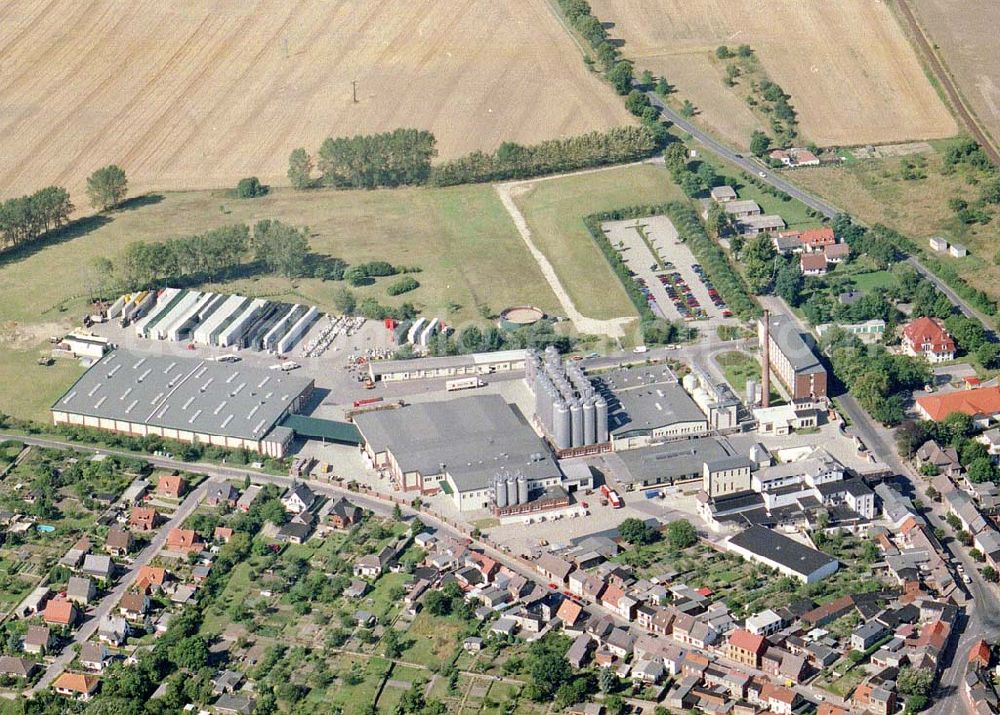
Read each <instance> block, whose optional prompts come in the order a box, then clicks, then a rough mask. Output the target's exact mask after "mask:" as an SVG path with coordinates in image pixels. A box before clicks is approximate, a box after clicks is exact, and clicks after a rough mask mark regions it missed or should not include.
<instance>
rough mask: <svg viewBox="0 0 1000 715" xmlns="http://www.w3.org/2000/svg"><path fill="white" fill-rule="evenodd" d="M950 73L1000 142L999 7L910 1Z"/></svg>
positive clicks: (980, 3) (970, 3) (978, 115)
mask: <svg viewBox="0 0 1000 715" xmlns="http://www.w3.org/2000/svg"><path fill="white" fill-rule="evenodd" d="M909 6H910V8H912V10H913V11H914V13H915V15H916V17H917V21H918V22H919V23H920V25H921V26H922V27H923V29H924V30H925V32H926V33H927V34H928V35H930V38H931V41H932V42H934V44H935V45H936V46H937V48H938V52H939V54H940V56H941V58H942V59H943V60H944V62H945V64H946V65H947V67H948V71H949V72H950V73H951V75H952V77H953V78H954V80H955V81H956V83H957V84H958V87H959V91H960V92H961V93H962V95H963V97H964V98H965V100H966V102H968V103H969V104H970V105H972V106H971V109H972V111H973V112H975V114H976V116H977V117H978V118H979V120H980V121H981V122H982V123H983V124H984V125H985V128H986V131H988V132H989V133H990V135H991V136H992V138H993V140H994V142H997V141H1000V64H998V63H997V62H996V49H997V28H1000V4H998V3H996V2H963V3H955V2H951V1H949V0H910V2H909Z"/></svg>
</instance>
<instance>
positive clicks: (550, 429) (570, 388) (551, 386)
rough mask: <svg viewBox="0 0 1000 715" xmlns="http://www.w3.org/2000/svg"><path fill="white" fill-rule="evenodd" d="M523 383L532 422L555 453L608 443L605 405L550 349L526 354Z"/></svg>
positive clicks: (583, 378)
mask: <svg viewBox="0 0 1000 715" xmlns="http://www.w3.org/2000/svg"><path fill="white" fill-rule="evenodd" d="M524 377H525V380H526V381H527V383H528V386H529V387H530V388H531V390H532V392H533V393H534V396H535V415H534V418H535V421H536V422H537V423H538V424H539V426H541V428H542V430H543V431H544V432H545V435H546V437H548V439H549V441H550V442H551V443H552V445H553V446H554V447H555V448H556V449H557V450H569V449H578V448H581V447H587V446H590V445H596V444H605V443H606V442H608V439H609V437H608V403H607V400H605V399H604V397H602V396H601V395H599V394H597V392H596V390H595V389H594V386H593V385H592V384H591V382H590V379H589V378H588V377H587V376H586V375H584V374H583V370H582V369H581V368H580V366H579V365H577V364H575V363H566V362H564V361H563V360H562V358H561V357H560V355H559V352H558V351H557V350H556V349H555V348H554V347H551V346H550V347H548V348H546V349H545V352H544V354H539V353H538V352H537V351H534V350H532V351H529V352H528V355H527V358H526V359H525V376H524Z"/></svg>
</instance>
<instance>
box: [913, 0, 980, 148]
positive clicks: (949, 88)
mask: <svg viewBox="0 0 1000 715" xmlns="http://www.w3.org/2000/svg"><path fill="white" fill-rule="evenodd" d="M896 5H897V7H898V8H899V11H900V14H901V15H902V18H903V21H904V22H905V23H906V26H907V29H908V31H909V32H910V34H911V35H912V36H913V38H914V39H915V40H916V42H917V45H918V46H919V48H920V54H921V56H922V57H923V58H924V61H925V62H926V63H927V65H928V66H929V67H930V71H931V72H933V73H934V77H935V79H937V81H938V82H939V83H940V84H941V87H942V88H943V89H944V92H945V94H947V95H948V101H949V102H950V103H951V106H952V108H953V109H954V111H955V112H956V113H957V114H958V119H959V121H960V122H961V123H962V126H963V127H964V128H965V130H966V131H967V132H969V134H971V135H972V137H973V138H974V139H975V140H976V141H977V142H979V144H980V145H981V146H982V147H983V150H984V151H985V152H986V153H987V155H989V157H990V159H991V160H992V161H993V163H995V164H997V165H1000V151H998V150H997V144H996V143H995V142H994V140H993V138H992V137H991V136H990V135H989V134H988V133H987V131H986V130H985V129H984V128H983V126H982V124H980V122H979V120H978V119H977V118H976V116H975V115H974V114H973V111H972V110H971V109H970V108H969V105H968V104H967V103H966V101H965V98H964V97H963V96H962V93H961V92H959V89H958V85H957V84H956V82H955V80H954V79H952V76H951V73H950V72H949V71H948V69H947V67H945V65H944V62H943V61H942V60H941V58H940V57H939V56H938V52H936V51H935V49H934V47H935V45H934V43H933V42H932V41H931V40H930V39H929V38H928V36H927V33H926V32H924V29H923V27H922V26H921V25H920V23H919V22H918V21H917V18H916V16H915V15H914V14H913V9H912V8H911V7H910V5H909V3H908V2H907V0H897V2H896ZM995 30H996V28H993V31H994V32H995ZM991 38H993V39H994V40H995V35H993V34H991ZM992 41H993V40H991V42H992ZM981 81H982V80H981ZM991 108H993V110H994V112H993V113H994V114H996V113H997V112H996V109H995V107H991Z"/></svg>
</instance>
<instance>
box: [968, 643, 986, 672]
mask: <svg viewBox="0 0 1000 715" xmlns="http://www.w3.org/2000/svg"><path fill="white" fill-rule="evenodd" d="M990 657H991V656H990V647H989V645H988V644H987V643H986V641H984V640H981V641H979V642H978V643H976V644H975V645H974V646H972V650H970V651H969V662H970V663H975V664H977V665H978V666H979V667H981V668H989V667H990Z"/></svg>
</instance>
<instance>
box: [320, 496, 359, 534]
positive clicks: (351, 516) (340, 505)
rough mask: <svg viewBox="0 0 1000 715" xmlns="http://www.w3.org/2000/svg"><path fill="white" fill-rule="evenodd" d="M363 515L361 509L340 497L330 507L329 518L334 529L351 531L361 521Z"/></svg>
mask: <svg viewBox="0 0 1000 715" xmlns="http://www.w3.org/2000/svg"><path fill="white" fill-rule="evenodd" d="M363 513H364V512H363V511H362V509H361V507H359V506H356V505H355V504H352V503H351V502H349V501H347V500H346V499H344V497H338V498H337V499H336V500H335V501H334V502H333V504H332V505H331V506H330V511H329V517H328V518H329V520H330V524H332V525H333V527H334V528H336V529H350V528H351V527H352V526H354V525H355V524H357V523H358V522H359V521H361V516H362V514H363Z"/></svg>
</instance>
